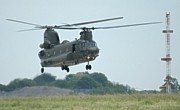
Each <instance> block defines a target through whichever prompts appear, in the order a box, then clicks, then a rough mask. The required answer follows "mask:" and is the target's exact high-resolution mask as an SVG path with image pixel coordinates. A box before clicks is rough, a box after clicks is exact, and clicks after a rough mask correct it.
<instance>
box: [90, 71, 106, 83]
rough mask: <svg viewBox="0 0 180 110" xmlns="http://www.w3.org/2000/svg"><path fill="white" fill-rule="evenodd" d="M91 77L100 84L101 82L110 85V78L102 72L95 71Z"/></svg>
mask: <svg viewBox="0 0 180 110" xmlns="http://www.w3.org/2000/svg"><path fill="white" fill-rule="evenodd" d="M90 77H91V78H92V79H94V80H95V81H96V82H98V83H99V84H101V85H102V86H107V85H108V79H107V77H106V76H105V75H104V74H102V73H97V72H95V73H92V74H90Z"/></svg>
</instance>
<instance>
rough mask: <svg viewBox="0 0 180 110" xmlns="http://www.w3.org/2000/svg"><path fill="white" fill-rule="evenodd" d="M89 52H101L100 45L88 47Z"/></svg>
mask: <svg viewBox="0 0 180 110" xmlns="http://www.w3.org/2000/svg"><path fill="white" fill-rule="evenodd" d="M88 53H90V54H98V53H99V48H98V47H91V48H88Z"/></svg>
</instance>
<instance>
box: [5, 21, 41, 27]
mask: <svg viewBox="0 0 180 110" xmlns="http://www.w3.org/2000/svg"><path fill="white" fill-rule="evenodd" d="M6 20H8V21H12V22H17V23H22V24H28V25H33V26H37V27H41V25H38V24H34V23H28V22H24V21H19V20H14V19H6Z"/></svg>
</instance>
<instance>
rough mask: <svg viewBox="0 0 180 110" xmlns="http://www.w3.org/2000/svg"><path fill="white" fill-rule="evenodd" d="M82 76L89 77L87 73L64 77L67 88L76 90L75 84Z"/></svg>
mask: <svg viewBox="0 0 180 110" xmlns="http://www.w3.org/2000/svg"><path fill="white" fill-rule="evenodd" d="M84 76H89V73H88V72H78V73H76V74H69V75H67V76H66V78H65V81H66V83H67V88H71V89H73V88H76V87H75V86H76V83H77V82H78V81H79V80H80V79H81V78H82V77H84Z"/></svg>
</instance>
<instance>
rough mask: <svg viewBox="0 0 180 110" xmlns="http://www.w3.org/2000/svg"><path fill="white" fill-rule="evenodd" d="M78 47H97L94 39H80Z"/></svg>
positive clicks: (83, 48)
mask: <svg viewBox="0 0 180 110" xmlns="http://www.w3.org/2000/svg"><path fill="white" fill-rule="evenodd" d="M79 47H80V49H82V50H85V49H87V48H92V47H97V44H96V42H95V41H87V40H81V42H80V43H79Z"/></svg>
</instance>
